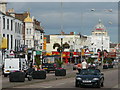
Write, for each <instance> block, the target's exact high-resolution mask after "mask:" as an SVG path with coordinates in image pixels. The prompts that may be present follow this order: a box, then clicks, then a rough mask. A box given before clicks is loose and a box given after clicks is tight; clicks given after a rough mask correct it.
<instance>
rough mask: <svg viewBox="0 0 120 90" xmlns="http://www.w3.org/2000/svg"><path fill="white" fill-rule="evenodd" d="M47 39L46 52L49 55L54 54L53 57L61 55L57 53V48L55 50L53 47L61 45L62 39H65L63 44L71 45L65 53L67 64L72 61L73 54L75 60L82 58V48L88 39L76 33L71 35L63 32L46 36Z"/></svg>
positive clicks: (64, 57)
mask: <svg viewBox="0 0 120 90" xmlns="http://www.w3.org/2000/svg"><path fill="white" fill-rule="evenodd" d="M45 37H46V38H47V39H46V42H47V44H46V51H47V52H49V53H50V52H52V55H59V54H60V53H59V52H58V51H57V47H56V48H55V49H53V45H54V44H55V43H59V44H60V45H61V38H63V41H62V43H63V44H65V43H67V44H69V46H70V48H69V49H65V50H64V52H63V59H64V61H65V62H66V63H67V62H68V61H70V53H72V54H73V57H74V59H77V58H79V57H80V52H81V48H82V47H83V46H84V45H85V41H86V40H87V37H85V36H83V35H81V34H75V33H74V32H70V34H65V33H64V32H62V33H61V34H51V35H45ZM74 59H72V60H74Z"/></svg>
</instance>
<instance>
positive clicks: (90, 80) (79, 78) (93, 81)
mask: <svg viewBox="0 0 120 90" xmlns="http://www.w3.org/2000/svg"><path fill="white" fill-rule="evenodd" d="M103 84H104V74H103V73H101V71H100V70H99V69H82V70H81V71H80V73H77V74H76V78H75V87H79V86H80V87H82V86H88V85H90V86H95V87H98V88H100V87H101V86H103Z"/></svg>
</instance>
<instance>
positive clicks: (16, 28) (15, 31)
mask: <svg viewBox="0 0 120 90" xmlns="http://www.w3.org/2000/svg"><path fill="white" fill-rule="evenodd" d="M15 33H17V22H16V23H15Z"/></svg>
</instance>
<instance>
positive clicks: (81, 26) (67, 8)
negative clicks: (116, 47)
mask: <svg viewBox="0 0 120 90" xmlns="http://www.w3.org/2000/svg"><path fill="white" fill-rule="evenodd" d="M110 1H112V0H110ZM10 8H14V9H15V12H17V13H22V12H25V11H28V9H29V10H30V13H31V17H32V16H34V17H35V18H36V19H37V20H38V21H40V22H41V26H42V27H44V30H45V34H47V35H48V34H59V33H60V32H61V25H62V26H63V31H64V32H65V33H66V34H69V33H70V32H75V33H76V34H78V33H81V34H82V35H88V36H89V35H91V32H92V30H93V28H94V26H95V25H96V24H98V20H99V19H101V21H102V23H103V24H104V25H105V27H106V28H107V31H108V34H109V36H110V39H111V41H112V42H115V43H116V42H118V2H62V6H61V2H31V3H30V2H9V3H8V5H7V9H10ZM91 9H95V11H93V12H92V11H91ZM109 9H112V12H109V11H108V10H109ZM109 22H112V24H109Z"/></svg>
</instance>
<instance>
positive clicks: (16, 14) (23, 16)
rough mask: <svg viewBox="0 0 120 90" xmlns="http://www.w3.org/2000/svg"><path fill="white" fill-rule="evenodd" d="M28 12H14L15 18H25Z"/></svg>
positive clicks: (22, 19)
mask: <svg viewBox="0 0 120 90" xmlns="http://www.w3.org/2000/svg"><path fill="white" fill-rule="evenodd" d="M27 16H28V13H27V12H24V13H15V18H17V19H19V20H21V21H24V19H25V18H27Z"/></svg>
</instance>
